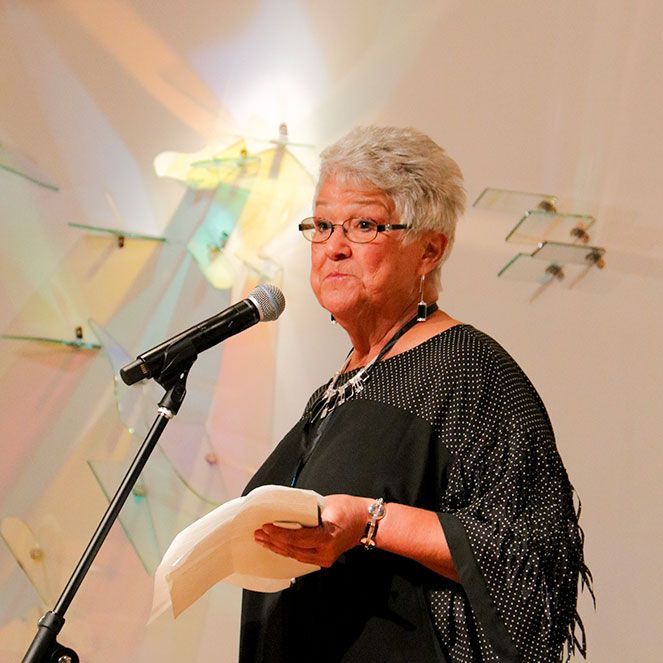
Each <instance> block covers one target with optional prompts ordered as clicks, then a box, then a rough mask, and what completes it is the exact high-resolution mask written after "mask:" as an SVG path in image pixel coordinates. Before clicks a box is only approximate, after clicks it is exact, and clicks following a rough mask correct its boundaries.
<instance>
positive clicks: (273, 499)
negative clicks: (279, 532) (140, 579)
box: [151, 486, 324, 619]
mask: <svg viewBox="0 0 663 663" xmlns="http://www.w3.org/2000/svg"><path fill="white" fill-rule="evenodd" d="M323 506H324V498H323V497H322V496H320V495H318V494H317V493H316V492H314V491H312V490H300V489H298V488H288V487H286V486H260V487H259V488H256V489H255V490H252V491H251V492H250V493H249V494H248V495H246V496H244V497H238V498H237V499H234V500H230V501H229V502H226V503H225V504H222V505H221V506H219V507H218V508H216V509H214V511H211V512H210V513H208V514H207V515H206V516H204V517H202V518H200V520H197V521H196V522H194V523H193V524H191V525H189V527H187V528H186V529H184V530H182V531H181V532H180V533H179V534H178V535H177V536H176V537H175V539H173V542H172V543H171V544H170V547H169V548H168V550H167V551H166V554H165V555H164V557H163V559H162V560H161V564H159V567H158V568H157V571H156V574H155V577H154V599H153V604H152V617H151V619H155V618H156V617H158V616H159V615H160V614H162V613H163V612H164V611H166V610H167V609H168V607H169V606H171V605H172V610H173V615H174V616H175V617H177V616H178V615H179V614H180V613H182V612H183V611H184V610H186V609H187V608H188V607H189V606H190V605H191V604H192V603H194V602H195V601H197V600H198V599H199V598H200V597H201V596H202V595H203V594H204V593H205V592H206V591H207V590H208V589H209V588H210V587H212V586H213V585H215V584H216V583H217V582H219V581H221V580H224V581H225V582H229V583H232V584H234V585H239V586H240V587H243V588H245V589H252V590H254V591H259V592H277V591H279V590H281V589H285V588H286V587H288V586H289V585H290V581H291V579H292V578H296V577H299V576H302V575H305V574H307V573H312V572H313V571H317V570H319V568H320V567H319V566H314V565H313V564H304V563H303V562H298V561H297V560H295V559H291V558H289V557H283V556H282V555H277V554H276V553H274V552H272V551H271V550H268V549H266V548H264V547H263V546H261V545H259V544H257V543H256V542H255V541H254V538H253V533H254V531H255V530H256V529H259V528H260V526H261V525H263V524H264V523H277V524H282V525H283V526H286V527H287V526H294V527H299V526H303V527H315V526H316V525H318V524H319V510H320V509H322V507H323Z"/></svg>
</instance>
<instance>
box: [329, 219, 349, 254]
mask: <svg viewBox="0 0 663 663" xmlns="http://www.w3.org/2000/svg"><path fill="white" fill-rule="evenodd" d="M324 247H325V252H326V253H327V255H328V256H329V257H330V258H334V259H336V260H338V259H340V258H347V257H349V256H350V255H351V254H352V247H351V243H350V241H349V240H348V238H347V237H346V236H345V233H344V232H343V227H342V226H340V225H339V226H334V232H333V233H332V234H331V235H330V237H329V239H328V240H327V241H326V242H325V243H324Z"/></svg>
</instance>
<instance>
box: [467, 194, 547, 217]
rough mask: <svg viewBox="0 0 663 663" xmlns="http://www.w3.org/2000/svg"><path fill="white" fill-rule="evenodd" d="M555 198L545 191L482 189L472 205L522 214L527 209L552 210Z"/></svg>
mask: <svg viewBox="0 0 663 663" xmlns="http://www.w3.org/2000/svg"><path fill="white" fill-rule="evenodd" d="M556 205H557V199H556V198H555V196H552V195H550V194H547V193H528V192H525V191H509V190H507V189H484V190H483V191H482V192H481V194H480V195H479V197H478V198H477V199H476V200H475V201H474V207H479V208H483V209H491V210H495V211H496V212H512V213H513V214H522V213H523V212H525V211H527V210H534V209H544V210H549V211H553V210H554V209H555V207H556Z"/></svg>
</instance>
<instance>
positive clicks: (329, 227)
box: [298, 216, 410, 244]
mask: <svg viewBox="0 0 663 663" xmlns="http://www.w3.org/2000/svg"><path fill="white" fill-rule="evenodd" d="M298 227H299V230H300V231H301V233H302V235H304V237H305V238H306V239H307V240H308V241H309V242H313V243H314V244H321V243H322V242H326V241H327V240H328V239H329V238H330V237H331V235H332V233H333V232H334V228H336V227H339V228H343V234H344V235H345V236H346V237H347V238H348V240H349V241H351V242H354V243H355V244H368V242H372V241H373V240H374V239H375V238H376V237H377V236H378V233H383V232H386V231H387V230H407V229H408V228H409V227H410V226H409V225H407V224H405V223H376V222H375V221H373V219H365V218H361V217H358V218H356V219H355V218H353V219H346V220H345V221H343V223H332V222H331V221H329V220H328V219H321V218H318V217H316V216H311V217H309V218H307V219H304V220H303V221H302V222H301V223H300V224H299V226H298Z"/></svg>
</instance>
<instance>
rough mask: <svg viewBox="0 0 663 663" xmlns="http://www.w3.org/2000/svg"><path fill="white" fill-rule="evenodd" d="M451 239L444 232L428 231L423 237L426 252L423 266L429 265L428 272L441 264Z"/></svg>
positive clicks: (423, 257)
mask: <svg viewBox="0 0 663 663" xmlns="http://www.w3.org/2000/svg"><path fill="white" fill-rule="evenodd" d="M448 243H449V240H448V239H447V236H446V235H443V234H442V233H432V232H431V233H428V234H426V235H424V237H423V245H424V253H423V256H422V266H423V267H427V268H428V269H427V270H426V273H428V272H430V271H432V270H433V269H435V267H437V266H438V265H439V264H440V261H441V260H442V257H443V256H444V252H445V250H446V248H447V244H448Z"/></svg>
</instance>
